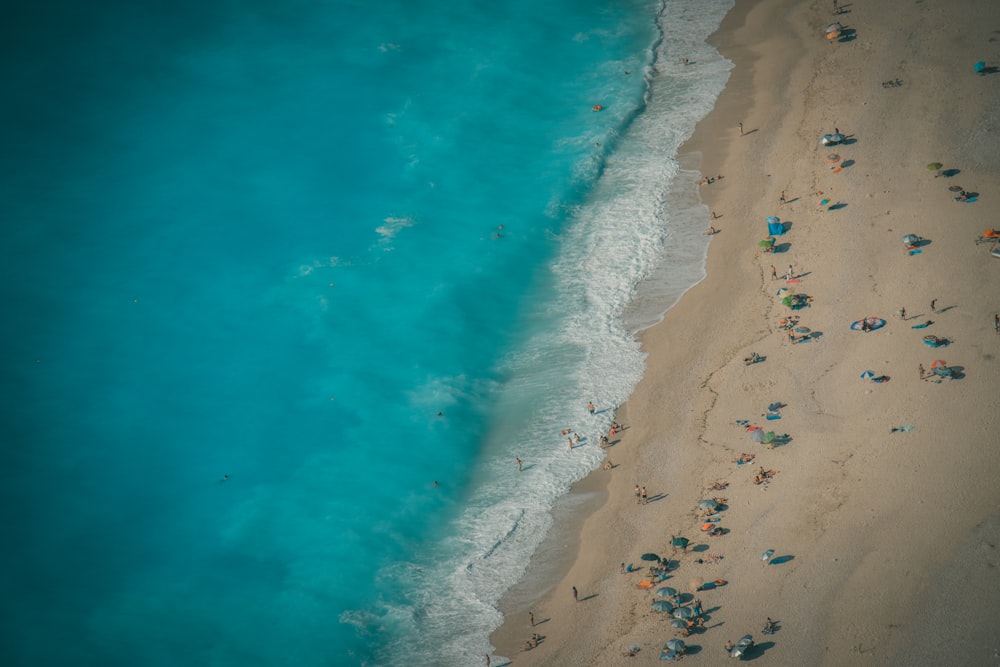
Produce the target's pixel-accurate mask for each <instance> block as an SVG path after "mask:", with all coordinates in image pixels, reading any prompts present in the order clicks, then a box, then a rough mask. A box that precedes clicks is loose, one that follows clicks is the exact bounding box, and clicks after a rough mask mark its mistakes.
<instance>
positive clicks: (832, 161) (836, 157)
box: [824, 153, 840, 164]
mask: <svg viewBox="0 0 1000 667" xmlns="http://www.w3.org/2000/svg"><path fill="white" fill-rule="evenodd" d="M824 159H825V160H826V161H827V163H829V164H837V163H838V162H840V156H839V155H837V154H836V153H830V154H829V155H827V156H826V157H825V158H824Z"/></svg>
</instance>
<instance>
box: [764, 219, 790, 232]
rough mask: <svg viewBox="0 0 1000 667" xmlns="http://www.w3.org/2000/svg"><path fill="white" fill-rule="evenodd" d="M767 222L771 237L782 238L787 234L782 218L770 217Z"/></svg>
mask: <svg viewBox="0 0 1000 667" xmlns="http://www.w3.org/2000/svg"><path fill="white" fill-rule="evenodd" d="M765 220H766V222H767V233H768V234H769V235H770V236H781V235H782V234H784V233H785V225H784V224H782V222H781V218H779V217H778V216H776V215H769V216H767V218H765Z"/></svg>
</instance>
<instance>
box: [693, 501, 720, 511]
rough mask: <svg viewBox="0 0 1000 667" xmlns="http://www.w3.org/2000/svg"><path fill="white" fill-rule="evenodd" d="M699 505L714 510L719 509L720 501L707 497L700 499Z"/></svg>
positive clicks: (704, 508)
mask: <svg viewBox="0 0 1000 667" xmlns="http://www.w3.org/2000/svg"><path fill="white" fill-rule="evenodd" d="M698 507H700V508H701V509H703V510H714V509H718V507H719V503H718V502H716V501H714V500H712V499H711V498H706V499H705V500H699V501H698Z"/></svg>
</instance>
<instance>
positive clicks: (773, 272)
mask: <svg viewBox="0 0 1000 667" xmlns="http://www.w3.org/2000/svg"><path fill="white" fill-rule="evenodd" d="M777 279H778V269H776V268H774V264H772V265H771V280H777Z"/></svg>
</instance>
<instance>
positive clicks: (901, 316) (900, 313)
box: [899, 308, 906, 320]
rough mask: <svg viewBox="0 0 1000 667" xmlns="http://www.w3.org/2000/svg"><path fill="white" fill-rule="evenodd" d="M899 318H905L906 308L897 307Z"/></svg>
mask: <svg viewBox="0 0 1000 667" xmlns="http://www.w3.org/2000/svg"><path fill="white" fill-rule="evenodd" d="M899 319H901V320H905V319H906V308H900V309H899Z"/></svg>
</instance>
